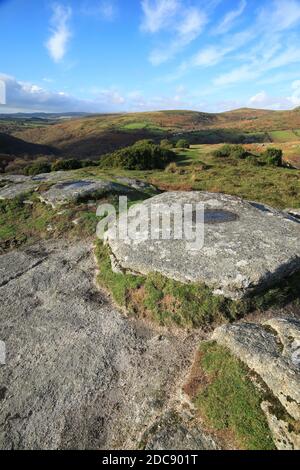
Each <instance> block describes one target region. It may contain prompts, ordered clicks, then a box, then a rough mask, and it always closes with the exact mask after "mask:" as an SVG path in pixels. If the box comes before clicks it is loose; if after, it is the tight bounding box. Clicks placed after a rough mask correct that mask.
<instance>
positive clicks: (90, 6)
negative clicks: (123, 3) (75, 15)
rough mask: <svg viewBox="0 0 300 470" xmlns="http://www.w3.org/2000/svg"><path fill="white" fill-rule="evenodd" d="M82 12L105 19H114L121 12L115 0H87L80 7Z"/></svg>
mask: <svg viewBox="0 0 300 470" xmlns="http://www.w3.org/2000/svg"><path fill="white" fill-rule="evenodd" d="M80 11H81V13H83V14H84V15H87V16H94V17H96V18H101V19H102V20H105V21H113V20H114V19H115V18H116V17H117V16H118V13H119V8H118V5H117V2H116V1H115V0H85V1H84V2H83V3H82V5H81V8H80Z"/></svg>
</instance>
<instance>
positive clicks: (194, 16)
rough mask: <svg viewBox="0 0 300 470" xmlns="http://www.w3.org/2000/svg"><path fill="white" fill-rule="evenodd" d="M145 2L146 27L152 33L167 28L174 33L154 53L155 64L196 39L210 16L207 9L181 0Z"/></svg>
mask: <svg viewBox="0 0 300 470" xmlns="http://www.w3.org/2000/svg"><path fill="white" fill-rule="evenodd" d="M141 4H142V10H143V14H144V17H143V21H142V25H141V28H142V30H143V31H145V32H149V33H152V34H154V33H158V32H159V31H167V32H168V33H169V35H170V36H171V39H169V41H168V42H165V41H164V43H163V44H161V45H160V46H159V47H157V48H155V49H153V50H152V52H151V53H150V56H149V60H150V62H151V63H152V64H153V65H160V64H162V63H163V62H166V61H167V60H169V59H171V58H172V57H174V55H175V54H177V53H178V52H179V51H181V50H182V49H183V48H185V47H186V46H187V45H188V44H190V43H191V42H192V41H194V40H195V39H196V38H197V37H198V36H199V35H200V34H201V33H202V31H203V29H204V26H205V25H206V23H207V20H208V18H207V15H206V13H205V12H204V11H202V10H200V9H199V8H198V7H196V6H193V5H188V6H186V4H185V3H184V2H183V1H181V0H142V3H141Z"/></svg>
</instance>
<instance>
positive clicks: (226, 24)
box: [215, 0, 247, 34]
mask: <svg viewBox="0 0 300 470" xmlns="http://www.w3.org/2000/svg"><path fill="white" fill-rule="evenodd" d="M246 6H247V2H246V0H241V2H240V4H239V5H238V7H237V9H236V10H232V11H230V12H229V13H227V14H226V15H225V16H224V18H223V20H222V21H221V23H220V24H219V25H218V26H217V27H216V29H215V33H216V34H225V33H227V32H228V31H229V30H230V29H231V28H232V26H233V25H234V23H235V20H236V19H237V18H239V17H240V16H241V15H242V14H243V13H244V11H245V8H246Z"/></svg>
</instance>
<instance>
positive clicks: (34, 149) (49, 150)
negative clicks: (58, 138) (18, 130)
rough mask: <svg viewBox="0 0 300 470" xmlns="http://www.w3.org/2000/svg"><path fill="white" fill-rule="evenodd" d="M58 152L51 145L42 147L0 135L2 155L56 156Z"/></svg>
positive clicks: (0, 152)
mask: <svg viewBox="0 0 300 470" xmlns="http://www.w3.org/2000/svg"><path fill="white" fill-rule="evenodd" d="M57 153H58V150H57V149H55V148H54V147H51V146H49V145H40V144H34V143H29V142H25V141H24V140H22V139H18V138H17V137H13V136H11V135H7V134H3V133H0V154H6V155H14V156H23V155H32V156H34V155H54V154H57Z"/></svg>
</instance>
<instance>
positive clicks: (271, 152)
mask: <svg viewBox="0 0 300 470" xmlns="http://www.w3.org/2000/svg"><path fill="white" fill-rule="evenodd" d="M262 156H263V159H264V161H265V162H266V164H267V165H271V166H282V150H281V149H276V148H272V147H271V148H268V149H267V150H266V151H265V152H264V153H263V155H262Z"/></svg>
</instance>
